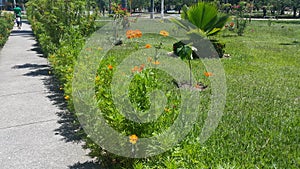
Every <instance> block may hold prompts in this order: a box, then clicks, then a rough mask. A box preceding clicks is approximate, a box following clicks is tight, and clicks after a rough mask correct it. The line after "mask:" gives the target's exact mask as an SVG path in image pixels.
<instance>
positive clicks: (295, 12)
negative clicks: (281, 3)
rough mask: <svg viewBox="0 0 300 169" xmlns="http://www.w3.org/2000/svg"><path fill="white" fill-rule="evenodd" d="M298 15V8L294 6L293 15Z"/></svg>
mask: <svg viewBox="0 0 300 169" xmlns="http://www.w3.org/2000/svg"><path fill="white" fill-rule="evenodd" d="M296 15H297V8H296V7H295V6H293V17H294V18H296Z"/></svg>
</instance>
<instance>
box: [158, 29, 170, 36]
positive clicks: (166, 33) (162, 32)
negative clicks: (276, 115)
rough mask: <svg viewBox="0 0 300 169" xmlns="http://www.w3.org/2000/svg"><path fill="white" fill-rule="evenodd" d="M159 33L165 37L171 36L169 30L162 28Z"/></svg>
mask: <svg viewBox="0 0 300 169" xmlns="http://www.w3.org/2000/svg"><path fill="white" fill-rule="evenodd" d="M159 34H160V35H162V36H164V37H166V36H169V32H167V31H165V30H161V31H160V32H159Z"/></svg>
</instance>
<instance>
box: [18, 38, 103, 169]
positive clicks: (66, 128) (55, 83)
mask: <svg viewBox="0 0 300 169" xmlns="http://www.w3.org/2000/svg"><path fill="white" fill-rule="evenodd" d="M33 47H34V48H33V49H36V50H37V51H38V50H39V47H38V44H34V45H33ZM12 68H13V69H27V70H28V72H26V73H25V74H23V76H28V77H41V79H42V81H43V84H44V85H45V87H46V88H47V98H48V99H49V100H50V101H51V102H52V104H53V105H55V106H57V107H58V108H59V111H58V112H56V115H57V116H58V117H59V120H58V121H57V123H58V124H60V125H59V128H57V129H55V130H54V131H53V132H54V134H55V135H61V136H62V137H63V138H62V141H65V142H73V143H80V142H83V138H84V137H85V133H84V131H83V129H82V127H81V125H80V124H79V122H78V120H77V118H76V115H75V114H74V113H73V112H70V111H68V110H67V103H66V101H65V99H64V92H63V90H61V84H60V83H59V80H58V79H57V78H56V77H55V76H54V75H53V74H52V73H50V72H52V68H51V67H50V66H49V65H47V64H44V63H43V64H32V63H25V64H20V65H15V66H13V67H12ZM68 167H69V168H70V169H99V168H100V164H99V163H97V162H95V161H86V162H83V163H80V162H78V163H75V164H73V165H70V166H68Z"/></svg>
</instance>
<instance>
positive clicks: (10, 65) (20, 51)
mask: <svg viewBox="0 0 300 169" xmlns="http://www.w3.org/2000/svg"><path fill="white" fill-rule="evenodd" d="M0 50H1V51H0V168H1V169H64V168H72V169H75V168H98V167H95V166H94V163H92V162H90V161H91V159H89V158H88V157H87V156H86V155H87V153H88V152H86V151H85V150H83V149H82V147H81V143H80V139H79V138H78V137H76V135H75V134H74V133H75V132H76V126H73V125H72V124H71V122H72V120H74V119H73V116H71V115H70V113H68V112H67V111H66V110H65V109H64V108H65V103H64V101H63V95H62V93H61V92H60V91H59V86H58V83H57V82H56V80H55V79H54V78H53V77H52V75H49V71H51V68H50V67H49V65H48V63H47V59H46V58H43V56H42V54H39V53H38V51H39V48H38V45H37V42H36V41H35V38H34V37H33V34H32V31H31V28H30V26H29V25H28V24H26V23H24V24H23V27H22V30H18V29H17V28H16V27H14V29H13V31H12V33H11V35H10V37H9V39H8V41H7V43H6V45H5V46H4V47H3V48H2V49H0Z"/></svg>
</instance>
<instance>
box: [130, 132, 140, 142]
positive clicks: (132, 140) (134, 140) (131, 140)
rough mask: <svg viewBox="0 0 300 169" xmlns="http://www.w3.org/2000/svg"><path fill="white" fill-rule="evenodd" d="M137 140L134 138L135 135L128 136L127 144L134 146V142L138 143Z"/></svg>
mask: <svg viewBox="0 0 300 169" xmlns="http://www.w3.org/2000/svg"><path fill="white" fill-rule="evenodd" d="M138 139H139V138H138V136H136V135H135V134H133V135H130V136H129V142H130V143H131V144H136V142H137V141H138Z"/></svg>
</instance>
